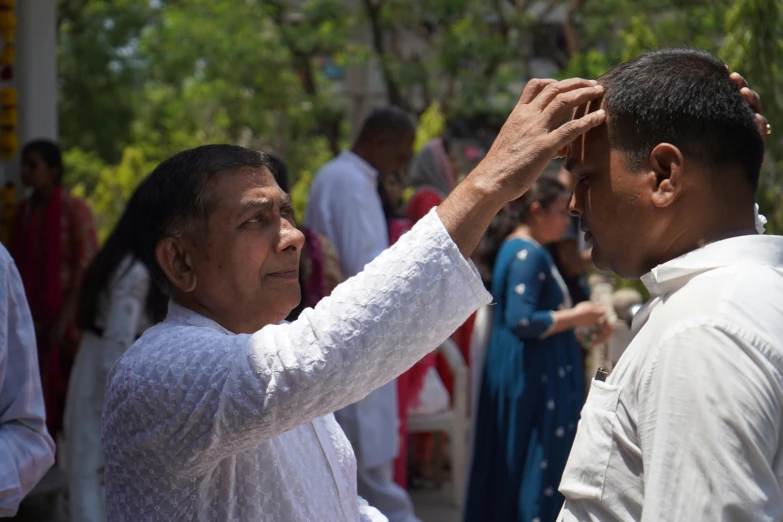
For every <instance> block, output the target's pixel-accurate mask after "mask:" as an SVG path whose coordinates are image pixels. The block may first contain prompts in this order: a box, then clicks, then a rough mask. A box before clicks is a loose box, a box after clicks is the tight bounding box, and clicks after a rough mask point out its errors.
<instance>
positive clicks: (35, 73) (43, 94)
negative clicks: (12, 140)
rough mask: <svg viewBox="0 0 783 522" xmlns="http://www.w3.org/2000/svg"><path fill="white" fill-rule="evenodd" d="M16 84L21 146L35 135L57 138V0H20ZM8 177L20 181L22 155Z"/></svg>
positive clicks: (9, 167) (10, 165) (7, 171)
mask: <svg viewBox="0 0 783 522" xmlns="http://www.w3.org/2000/svg"><path fill="white" fill-rule="evenodd" d="M16 17H17V20H18V23H17V26H16V37H15V39H16V64H15V66H14V84H15V85H16V87H17V89H18V92H19V102H18V114H19V128H18V130H17V136H18V137H19V148H20V149H21V147H22V146H23V145H24V144H25V143H26V142H28V141H30V140H32V139H35V138H48V139H52V140H57V138H58V129H57V0H17V4H16ZM5 166H6V168H5V169H4V170H5V173H4V174H5V176H4V178H5V179H4V180H3V182H5V181H8V180H11V181H14V182H17V181H18V179H19V178H18V172H19V154H18V153H17V155H16V156H15V157H14V159H13V160H11V161H10V162H9V163H8V164H7V165H5Z"/></svg>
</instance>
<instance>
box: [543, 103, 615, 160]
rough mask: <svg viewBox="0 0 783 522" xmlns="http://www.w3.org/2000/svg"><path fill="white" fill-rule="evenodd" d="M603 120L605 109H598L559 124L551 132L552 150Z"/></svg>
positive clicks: (569, 141) (567, 142) (604, 118)
mask: <svg viewBox="0 0 783 522" xmlns="http://www.w3.org/2000/svg"><path fill="white" fill-rule="evenodd" d="M605 120H606V111H605V110H603V109H598V110H597V111H595V112H591V113H590V114H588V115H587V116H582V117H581V118H579V119H576V120H571V121H569V122H567V123H565V124H563V125H561V126H560V128H558V129H557V130H556V131H554V132H552V133H551V136H552V137H553V139H554V143H553V144H552V150H558V149H559V148H560V147H562V146H564V145H567V144H569V143H571V142H572V141H574V140H575V139H576V138H578V137H579V136H581V135H582V134H584V133H586V132H587V131H589V130H590V129H594V128H595V127H598V126H599V125H601V124H602V123H603V122H604V121H605Z"/></svg>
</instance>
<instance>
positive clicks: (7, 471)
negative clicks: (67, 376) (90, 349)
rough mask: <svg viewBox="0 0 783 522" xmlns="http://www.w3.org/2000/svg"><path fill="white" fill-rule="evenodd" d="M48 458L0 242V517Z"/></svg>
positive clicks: (16, 298)
mask: <svg viewBox="0 0 783 522" xmlns="http://www.w3.org/2000/svg"><path fill="white" fill-rule="evenodd" d="M52 464H54V441H53V440H52V438H51V437H50V436H49V433H48V432H47V431H46V412H45V409H44V401H43V393H42V392H41V376H40V370H39V369H38V350H37V349H36V344H35V329H34V327H33V319H32V316H31V315H30V308H29V307H28V305H27V298H26V297H25V293H24V286H23V285H22V278H21V276H20V275H19V271H18V270H17V269H16V265H15V264H14V261H13V260H12V259H11V256H10V255H9V254H8V251H7V250H6V249H5V247H3V246H2V245H0V517H10V516H14V515H15V514H16V510H17V509H18V507H19V502H21V500H22V499H23V498H24V496H25V495H26V494H27V493H29V492H30V490H32V489H33V487H34V486H35V485H36V484H37V483H38V481H39V480H41V478H42V477H43V476H44V474H45V473H46V471H47V470H48V469H49V468H50V467H51V466H52Z"/></svg>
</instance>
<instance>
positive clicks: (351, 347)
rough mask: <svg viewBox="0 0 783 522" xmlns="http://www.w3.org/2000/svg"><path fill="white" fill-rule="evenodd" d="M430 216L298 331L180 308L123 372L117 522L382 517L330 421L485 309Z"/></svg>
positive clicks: (107, 444)
mask: <svg viewBox="0 0 783 522" xmlns="http://www.w3.org/2000/svg"><path fill="white" fill-rule="evenodd" d="M489 301H490V296H489V294H488V293H487V292H486V291H485V290H484V287H483V285H482V283H481V279H480V277H479V276H478V273H477V272H476V271H475V268H474V267H472V266H471V265H470V264H469V263H468V262H467V261H466V260H465V259H464V258H463V257H462V255H461V254H460V253H459V250H458V249H457V247H456V245H455V244H454V243H453V241H452V240H451V238H450V237H449V235H448V233H447V232H446V230H445V228H444V227H443V225H442V223H441V222H440V220H439V218H438V217H437V214H436V213H435V212H432V213H431V214H430V215H428V216H427V217H426V218H425V219H423V220H422V221H421V222H420V223H419V224H418V225H417V226H416V227H415V228H414V230H413V231H412V232H411V233H409V234H407V235H406V236H405V237H404V238H403V239H402V240H400V242H399V243H397V245H395V246H394V247H393V248H392V249H390V250H387V251H386V252H384V253H383V254H382V255H381V256H380V257H379V258H378V259H376V260H375V261H374V262H373V263H371V264H370V265H368V266H367V268H366V270H365V271H364V272H362V273H361V274H359V275H358V276H356V277H354V278H351V279H349V280H348V281H346V282H345V283H343V284H341V285H340V286H338V287H337V288H336V289H335V291H334V293H333V294H332V295H331V297H328V298H326V299H324V300H322V301H321V303H319V304H318V306H316V308H315V309H307V310H305V311H304V312H303V313H302V315H301V316H300V318H299V319H298V320H296V321H294V322H293V323H291V324H281V325H272V326H267V327H265V328H263V329H262V330H260V331H259V332H256V333H255V334H253V335H246V334H240V335H234V334H232V333H231V332H228V331H226V329H224V328H222V327H221V326H220V325H218V324H217V323H215V322H213V321H211V320H209V319H207V318H205V317H202V316H200V315H198V314H196V313H194V312H192V311H189V310H186V309H184V308H182V307H180V306H177V305H176V304H173V305H171V306H170V311H169V316H168V317H167V319H166V321H165V322H164V323H161V324H159V325H156V326H154V327H152V328H150V329H149V330H147V331H146V332H145V333H144V335H143V336H142V337H141V339H140V340H139V341H137V342H136V343H135V344H134V345H133V346H132V347H131V348H130V349H129V350H128V351H127V352H126V353H125V355H124V356H123V357H122V359H120V361H119V362H118V363H117V364H116V365H115V366H114V369H113V370H112V372H111V374H110V376H109V385H108V389H107V395H106V405H105V407H104V428H103V443H104V450H105V454H106V489H107V508H108V514H109V520H112V521H113V522H114V521H133V522H136V521H140V520H154V521H158V520H160V521H167V522H169V521H180V520H182V521H189V520H199V521H210V522H213V521H215V522H219V521H253V522H260V521H270V522H271V521H275V522H282V521H286V522H298V521H302V522H304V521H310V520H325V521H326V520H328V521H338V520H339V521H342V520H346V521H358V520H385V518H384V517H383V516H382V515H380V514H379V513H378V512H377V511H376V510H373V509H370V508H369V507H367V506H366V505H365V506H362V504H361V502H360V500H359V499H358V497H357V492H356V463H355V459H354V455H353V452H352V450H351V446H350V445H349V444H348V441H347V440H346V439H345V437H344V435H343V433H342V431H341V430H340V427H339V426H338V425H337V423H336V422H335V421H334V417H333V416H332V415H331V413H330V412H332V411H335V410H336V409H338V408H341V407H343V406H345V405H346V404H349V403H352V402H355V401H357V400H359V399H360V398H362V397H363V396H365V395H366V394H367V393H369V392H370V391H371V390H373V389H376V388H378V387H379V386H382V385H383V384H385V383H387V382H389V381H390V380H391V379H394V378H395V377H397V376H398V375H399V374H400V373H402V372H403V371H405V370H407V369H408V368H410V366H412V365H413V364H414V363H415V362H416V361H417V360H419V359H421V357H422V356H424V355H425V354H426V353H428V352H429V351H431V350H433V349H434V348H435V347H436V346H437V345H438V344H439V343H441V342H442V341H443V340H445V339H446V338H447V337H448V335H449V334H450V333H451V332H452V331H453V330H454V329H455V328H457V326H459V325H460V324H462V322H464V321H465V319H467V317H468V316H469V315H470V314H471V313H472V312H473V311H474V310H476V309H477V308H478V307H479V306H480V305H482V304H486V303H488V302H489Z"/></svg>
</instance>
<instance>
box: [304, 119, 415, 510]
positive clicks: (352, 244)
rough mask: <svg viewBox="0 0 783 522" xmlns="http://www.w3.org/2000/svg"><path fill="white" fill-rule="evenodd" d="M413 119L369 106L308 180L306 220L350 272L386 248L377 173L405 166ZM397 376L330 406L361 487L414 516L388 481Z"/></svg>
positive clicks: (375, 500) (380, 502)
mask: <svg viewBox="0 0 783 522" xmlns="http://www.w3.org/2000/svg"><path fill="white" fill-rule="evenodd" d="M414 135H415V127H414V126H413V123H412V122H411V119H410V117H409V116H408V115H407V114H406V113H405V112H404V111H402V110H400V109H398V108H396V107H386V108H380V109H375V110H374V111H373V112H372V113H371V114H370V115H369V116H368V117H367V118H366V119H365V121H364V123H363V124H362V127H361V129H360V130H359V134H358V137H357V138H356V143H355V144H354V146H353V148H352V150H346V151H343V152H342V154H340V155H339V156H337V157H336V158H335V159H333V160H331V161H330V162H328V163H327V164H326V165H324V166H323V167H322V168H321V169H320V170H319V171H318V173H317V174H316V176H315V179H314V180H313V184H312V186H311V187H310V194H309V197H308V201H307V215H306V217H305V225H306V226H308V227H310V228H312V229H313V230H315V231H317V232H319V233H321V234H324V235H325V236H326V237H328V238H329V240H331V241H332V244H334V246H335V249H336V250H337V255H338V256H339V257H340V266H341V268H342V271H343V275H344V276H345V277H346V278H348V277H352V276H354V275H356V274H358V273H359V272H361V271H362V270H363V269H364V267H365V265H367V263H369V262H370V261H372V260H373V259H375V258H376V257H378V255H379V254H380V253H381V252H383V251H384V250H386V249H387V248H389V232H388V227H387V224H386V218H385V217H384V213H383V205H382V204H381V200H380V197H379V195H378V180H379V178H383V177H386V176H389V175H391V174H393V173H394V172H395V171H397V170H400V169H403V168H405V166H406V165H407V164H408V161H409V160H410V158H411V155H412V152H413V150H412V149H413V139H414ZM397 415H398V412H397V381H396V380H393V381H391V382H389V383H388V384H386V385H385V386H382V387H380V388H378V389H377V390H374V391H372V392H371V393H370V394H369V395H367V397H365V398H364V399H362V400H360V401H359V402H357V403H355V404H350V405H348V406H346V407H345V408H343V409H342V410H340V411H338V412H335V418H336V419H337V422H339V423H340V426H341V427H342V429H343V431H344V432H345V435H346V436H347V437H348V440H349V441H350V442H351V445H352V446H353V450H354V453H355V454H356V463H357V468H358V471H357V472H358V486H359V494H360V495H361V496H362V497H364V498H365V499H367V501H368V502H369V503H370V504H372V505H373V506H375V507H376V508H378V509H379V510H380V511H381V512H382V513H383V514H384V515H386V516H387V517H388V518H389V521H390V522H418V520H419V519H418V518H416V517H415V515H414V513H413V503H412V502H411V499H410V497H409V496H408V493H407V492H406V491H405V490H404V489H403V488H401V487H400V486H399V485H397V484H396V483H395V482H394V473H393V470H394V459H395V458H396V457H397V454H398V452H399V441H398V432H399V430H398V422H399V420H398V418H397Z"/></svg>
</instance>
